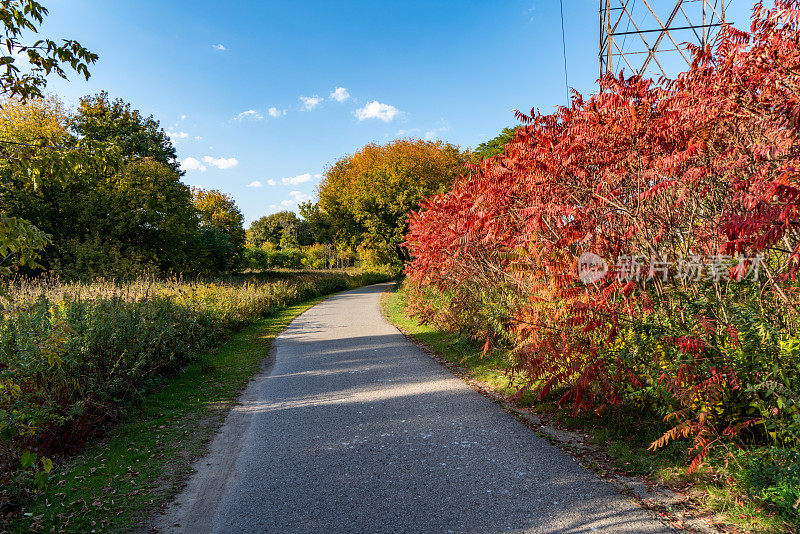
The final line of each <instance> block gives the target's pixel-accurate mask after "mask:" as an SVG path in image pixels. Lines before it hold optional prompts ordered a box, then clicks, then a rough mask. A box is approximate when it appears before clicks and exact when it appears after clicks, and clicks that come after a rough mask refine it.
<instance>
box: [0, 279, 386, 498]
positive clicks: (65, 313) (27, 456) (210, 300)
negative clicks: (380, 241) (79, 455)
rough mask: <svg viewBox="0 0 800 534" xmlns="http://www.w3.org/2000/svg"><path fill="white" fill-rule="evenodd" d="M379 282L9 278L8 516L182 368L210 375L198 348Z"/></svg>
mask: <svg viewBox="0 0 800 534" xmlns="http://www.w3.org/2000/svg"><path fill="white" fill-rule="evenodd" d="M387 279H388V276H387V275H385V274H380V273H362V274H353V275H348V274H346V273H325V272H323V273H320V272H296V273H262V274H259V275H239V276H237V277H230V278H228V279H221V280H215V281H182V280H180V279H175V280H166V281H165V280H158V279H139V280H136V281H132V282H127V283H114V282H102V281H96V282H92V283H81V282H73V283H61V282H59V281H57V280H52V279H47V278H40V279H34V280H29V279H20V280H14V281H11V282H10V283H9V284H8V285H7V293H8V295H9V297H10V298H11V299H13V300H12V302H13V304H8V305H6V306H4V307H2V308H0V370H2V373H1V374H0V436H2V438H1V439H0V453H1V454H0V458H2V461H0V500H2V502H3V503H4V506H5V507H6V508H8V509H9V510H7V511H16V512H18V511H20V510H22V509H24V504H23V503H24V502H25V501H27V500H29V499H30V498H31V496H32V495H33V494H35V493H36V492H37V491H41V490H45V489H46V488H47V487H48V486H49V485H50V484H51V483H52V482H53V480H54V479H55V478H57V477H58V476H60V475H59V469H58V463H59V458H63V457H64V456H65V455H68V454H70V453H75V452H76V451H80V450H81V448H82V447H83V446H84V445H85V444H86V443H87V442H91V441H92V440H93V439H94V438H96V437H97V436H98V435H99V434H102V432H104V431H105V430H106V429H107V428H108V427H109V426H110V425H111V424H112V423H117V422H119V421H124V420H125V415H126V413H127V411H128V410H129V408H130V407H131V406H134V405H137V404H138V403H140V402H142V399H143V398H145V396H146V395H147V394H148V393H151V392H153V391H156V390H158V389H159V388H162V387H164V386H165V385H166V384H169V383H170V381H171V380H173V379H175V378H176V377H180V376H182V375H181V374H180V373H181V372H182V371H183V370H184V369H186V368H187V366H191V365H193V364H195V363H196V362H205V364H204V365H211V366H212V367H213V366H214V365H215V363H214V360H213V358H211V357H209V356H208V355H207V354H206V351H208V350H209V349H210V348H213V347H217V346H219V345H220V343H221V342H223V341H225V340H226V339H228V338H229V337H230V336H231V334H233V333H235V332H237V331H239V330H241V329H242V328H244V327H246V326H248V325H251V324H253V323H255V322H257V321H260V320H261V319H264V318H266V317H272V316H274V315H275V314H276V313H278V312H280V311H281V310H284V309H285V308H286V307H287V306H290V305H295V304H298V303H302V302H305V301H308V300H309V299H313V298H316V297H319V296H321V295H328V294H331V293H334V292H337V291H342V290H346V289H350V288H354V287H359V286H361V285H364V284H368V283H375V282H378V281H385V280H387ZM265 356H266V352H262V354H261V357H262V358H263V357H265ZM178 379H180V378H178ZM226 387H227V386H226ZM54 460H55V462H54Z"/></svg>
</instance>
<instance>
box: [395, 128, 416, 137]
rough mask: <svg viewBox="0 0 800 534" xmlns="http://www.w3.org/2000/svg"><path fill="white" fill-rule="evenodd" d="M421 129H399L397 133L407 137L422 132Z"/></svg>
mask: <svg viewBox="0 0 800 534" xmlns="http://www.w3.org/2000/svg"><path fill="white" fill-rule="evenodd" d="M421 131H422V130H420V129H419V128H411V129H408V130H397V135H399V136H400V137H405V136H408V135H412V134H416V133H420V132H421Z"/></svg>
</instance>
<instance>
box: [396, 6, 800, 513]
mask: <svg viewBox="0 0 800 534" xmlns="http://www.w3.org/2000/svg"><path fill="white" fill-rule="evenodd" d="M798 14H800V5H798V3H797V2H796V1H779V2H777V5H776V7H775V8H772V9H767V8H765V7H763V6H761V5H760V4H758V5H756V6H755V8H754V15H753V23H752V27H751V30H750V32H741V31H738V30H735V29H733V28H726V29H724V30H722V31H721V37H720V38H719V40H718V42H717V43H716V47H715V48H714V49H713V50H711V49H709V50H694V63H693V65H692V67H691V69H690V70H689V71H688V72H686V73H683V74H681V75H680V76H679V77H678V78H677V79H676V80H672V81H670V80H665V81H663V82H661V83H656V82H654V81H652V80H648V79H641V78H639V77H631V78H625V77H622V76H620V77H619V78H613V77H609V78H606V79H603V80H601V87H602V89H603V91H602V92H600V93H598V94H594V95H591V96H589V97H586V98H584V97H582V96H579V95H576V96H575V97H574V98H573V100H572V104H571V105H570V106H569V107H564V108H560V109H559V110H558V111H557V112H556V113H554V114H552V115H540V114H536V113H535V111H534V112H532V113H531V115H525V114H522V113H519V114H518V115H517V117H518V118H519V120H520V121H521V122H522V125H521V126H520V127H518V128H517V129H516V131H515V134H514V137H513V138H512V139H511V140H510V141H508V142H507V143H506V144H505V146H504V150H503V152H502V153H500V154H498V155H496V156H494V157H490V158H487V159H484V160H483V161H482V162H481V164H480V165H479V166H478V167H476V168H475V172H473V173H471V174H468V175H466V176H464V177H463V178H462V179H460V180H458V181H457V182H456V183H455V184H454V186H453V188H452V189H451V190H450V191H448V192H447V193H444V194H441V195H437V196H433V197H431V198H429V199H427V200H426V201H425V202H423V203H422V205H421V209H420V211H419V212H417V213H415V214H414V215H413V216H412V217H411V222H410V232H409V234H408V236H407V240H406V246H408V248H409V250H410V252H411V256H412V258H413V260H412V261H411V262H410V263H409V264H407V266H406V273H407V276H408V284H409V285H408V290H409V311H410V313H412V314H413V315H414V316H415V317H417V318H418V319H420V320H421V321H423V322H425V323H427V324H430V325H432V326H435V327H437V328H440V329H443V330H448V331H452V332H458V333H460V334H463V335H465V336H467V337H469V338H471V339H474V340H478V341H480V343H481V347H482V350H483V351H484V352H486V353H487V354H488V353H490V352H491V350H492V348H493V347H497V348H500V349H502V350H507V351H508V353H509V354H510V356H511V357H512V359H513V362H512V363H511V364H510V365H508V367H507V368H506V370H507V371H508V372H509V373H511V374H512V376H513V377H514V379H515V383H516V387H517V388H518V393H519V395H523V394H525V395H529V394H533V395H534V396H535V397H536V398H537V399H540V400H551V401H553V402H554V403H555V404H556V405H558V406H559V407H560V408H562V409H563V410H565V411H566V413H568V414H570V415H571V416H572V417H574V418H583V417H589V418H591V417H592V416H594V415H602V417H603V419H601V421H603V420H605V421H609V422H610V421H613V420H614V419H615V418H617V417H619V416H620V415H626V414H627V415H632V414H636V418H635V419H636V420H640V421H641V422H642V426H643V427H644V428H645V429H648V432H647V433H649V429H652V428H654V427H653V426H650V425H648V424H647V421H652V420H656V421H660V422H663V423H662V424H660V425H657V426H656V427H655V428H658V427H659V426H660V427H661V428H660V430H661V432H660V434H659V435H652V436H651V437H650V440H649V442H647V443H646V444H643V447H642V448H643V449H646V448H649V449H650V452H649V454H652V455H653V458H654V459H655V458H658V457H659V454H661V453H660V451H661V450H662V449H664V448H666V447H671V446H672V444H673V443H674V442H676V441H680V443H681V445H682V446H683V447H685V450H686V454H685V461H686V471H685V472H686V474H687V475H693V474H694V473H698V472H700V470H701V469H705V468H707V467H711V468H713V466H716V467H717V468H719V470H718V471H717V473H718V475H717V476H719V477H720V478H721V480H726V481H728V482H729V483H730V484H732V485H737V486H738V487H740V488H741V489H742V493H743V494H744V495H745V496H746V497H744V498H745V499H746V500H747V501H748V502H749V503H750V506H751V507H753V508H763V509H764V510H767V511H772V512H774V513H776V514H779V516H780V517H781V519H782V520H783V521H785V522H786V524H787V525H797V524H798V523H800V515H799V513H800V512H799V511H798V509H799V508H800V453H798V449H800V330H798V327H800V314H798V310H800V285H798V281H797V275H798V274H800V211H799V210H798V207H799V206H800V174H798V165H799V164H798V154H800V152H798V150H799V149H800V122H798V117H800V89H799V88H800V74H799V73H800V49H798V47H797V42H798V40H799V39H800V27H799V26H798ZM638 428H641V427H638V426H637V425H636V424H631V429H632V430H634V431H638ZM720 466H722V467H720ZM709 494H710V493H709ZM756 526H757V525H754V528H755V527H756ZM787 528H788V527H787Z"/></svg>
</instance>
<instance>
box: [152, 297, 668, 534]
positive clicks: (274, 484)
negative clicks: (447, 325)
mask: <svg viewBox="0 0 800 534" xmlns="http://www.w3.org/2000/svg"><path fill="white" fill-rule="evenodd" d="M388 287H389V286H388V285H387V284H379V285H375V286H369V287H364V288H360V289H356V290H354V291H349V292H346V293H341V294H338V295H335V296H333V297H331V298H330V299H328V300H326V301H324V302H323V303H321V304H318V305H317V306H315V307H313V308H311V309H310V310H308V311H306V312H305V313H303V314H302V315H301V316H299V317H298V318H297V319H295V320H294V322H292V324H291V325H290V326H289V327H288V328H287V329H286V330H285V331H284V332H283V333H282V334H281V335H280V336H279V337H278V338H277V340H276V341H275V345H274V349H273V350H274V352H273V355H274V364H273V365H272V366H271V368H270V369H265V371H264V372H263V373H262V374H261V375H259V376H257V377H256V378H255V379H254V380H253V381H252V382H251V383H250V386H249V387H248V388H247V390H246V391H245V393H244V394H243V396H242V398H241V404H240V405H239V406H237V407H235V408H234V409H233V410H232V412H231V414H230V416H229V417H228V419H227V420H226V422H225V426H224V427H223V429H222V430H221V431H220V433H219V434H218V435H217V436H216V438H215V439H214V441H213V443H212V444H211V447H210V453H209V454H208V455H207V456H206V457H204V458H202V459H201V460H199V461H198V462H197V463H196V464H195V468H196V469H197V472H196V473H195V474H194V475H193V477H192V479H191V480H190V481H189V483H188V485H187V487H186V488H185V489H184V491H183V492H182V493H181V494H180V495H179V496H178V498H177V500H176V501H175V502H174V503H173V504H172V505H170V507H169V508H168V510H167V511H166V513H165V514H164V515H162V516H160V518H159V520H158V524H157V525H156V529H157V530H158V531H160V532H190V533H196V532H220V533H222V532H225V533H227V532H236V533H238V532H276V533H284V532H286V533H291V532H314V533H329V532H435V533H447V532H537V533H538V532H542V533H544V532H548V533H577V532H614V533H633V532H636V533H640V532H641V533H655V532H658V533H662V532H663V533H666V532H672V531H671V530H670V529H669V528H668V527H666V526H665V525H664V524H663V523H661V522H660V521H659V520H657V519H656V518H655V517H654V516H652V515H650V513H649V512H646V511H644V510H642V509H640V508H639V507H637V506H636V504H635V503H634V502H633V501H632V500H630V499H628V498H627V497H625V496H623V495H620V494H619V493H617V492H616V491H615V490H614V489H613V488H611V487H610V486H609V485H607V484H606V483H604V482H603V481H602V480H601V479H599V478H598V477H596V476H595V475H594V474H593V473H591V472H590V471H588V470H586V469H584V468H583V467H581V466H579V465H578V464H577V463H576V462H575V460H574V459H573V458H572V457H571V456H570V455H568V454H566V453H564V452H562V451H560V450H559V449H557V448H555V447H553V446H551V445H550V444H549V443H548V442H547V441H545V440H543V439H542V438H540V437H538V436H537V435H536V434H535V433H534V432H532V431H530V430H529V429H528V428H526V427H525V426H524V425H523V424H521V423H519V422H518V421H516V420H515V419H513V418H512V417H511V416H509V415H508V414H506V413H505V412H504V411H503V410H501V409H500V408H499V407H498V406H496V405H495V404H493V403H492V402H491V401H489V400H488V399H486V398H485V397H483V396H482V395H480V394H479V393H477V392H475V391H473V390H472V389H470V388H469V387H468V386H466V385H465V384H464V383H463V382H462V381H461V380H459V379H458V378H456V377H455V376H453V375H452V374H451V373H450V372H448V371H447V370H446V369H444V368H442V367H441V366H440V365H439V364H438V363H436V362H435V361H434V360H432V359H431V358H430V357H429V356H427V355H426V354H425V353H423V352H422V351H420V349H419V348H417V347H416V346H415V345H414V344H412V343H410V342H409V341H408V340H406V339H405V337H404V336H403V335H402V334H401V333H400V332H398V331H397V329H396V328H395V327H393V326H392V325H390V324H389V323H388V322H387V321H386V319H385V318H384V317H383V315H382V314H381V311H380V308H379V304H378V300H379V297H380V293H381V292H383V291H384V290H386V289H387V288H388Z"/></svg>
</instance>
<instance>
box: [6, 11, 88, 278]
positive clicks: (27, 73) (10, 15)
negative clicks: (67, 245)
mask: <svg viewBox="0 0 800 534" xmlns="http://www.w3.org/2000/svg"><path fill="white" fill-rule="evenodd" d="M46 15H47V8H45V7H44V6H43V5H42V4H40V3H39V2H36V1H34V0H0V21H2V24H3V38H2V42H1V43H0V54H2V55H1V56H0V93H2V94H3V95H4V96H5V97H6V99H7V100H6V102H8V101H9V100H12V99H14V100H21V101H23V102H24V101H26V100H27V99H29V98H37V97H38V98H41V97H42V96H43V90H44V88H45V86H46V85H47V76H49V75H51V74H53V75H56V76H59V77H61V78H66V77H67V72H68V71H69V70H73V71H75V72H77V73H78V74H81V75H83V76H84V77H85V78H86V79H88V78H89V65H90V64H92V63H94V62H95V61H97V55H96V54H94V53H92V52H90V51H89V50H87V49H86V48H84V47H83V46H82V45H81V44H80V43H79V42H77V41H73V40H68V39H65V40H62V42H61V44H59V43H57V42H56V41H53V40H51V39H37V40H35V41H27V42H23V40H22V37H23V34H24V33H26V32H30V33H33V34H35V33H37V32H38V29H39V25H40V24H42V22H43V21H44V17H45V16H46ZM37 144H39V145H43V144H44V143H41V142H40V143H37ZM9 146H13V147H14V148H15V149H16V150H14V149H9ZM31 148H32V147H24V148H23V147H22V146H20V145H9V144H4V146H3V150H2V152H1V153H0V158H2V159H3V160H4V166H8V164H9V163H11V164H16V166H17V167H19V168H21V169H23V170H24V171H25V173H26V174H27V175H28V176H29V178H30V179H31V181H32V182H33V184H34V185H36V178H37V176H39V175H41V174H42V169H40V168H39V166H38V165H37V163H39V162H38V161H37V158H31V157H30V156H31V154H32V150H31ZM33 148H35V147H33ZM31 159H33V161H31ZM66 159H68V158H66V157H63V156H62V158H61V160H62V161H63V160H66ZM0 229H2V230H0V255H2V258H0V260H1V261H2V265H0V274H2V273H8V272H9V270H10V268H11V266H12V265H15V264H16V265H23V266H28V267H32V266H34V265H35V260H36V259H37V258H38V254H39V252H40V251H41V250H42V249H43V248H44V246H45V244H46V243H47V236H46V235H44V234H43V233H42V232H41V231H40V230H39V229H38V228H36V227H35V226H34V225H33V224H31V223H30V222H29V221H26V220H23V219H19V218H16V217H9V216H8V215H7V213H6V208H5V205H4V203H3V202H2V198H0Z"/></svg>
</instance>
